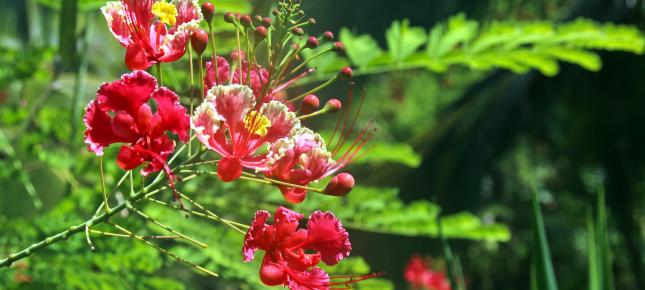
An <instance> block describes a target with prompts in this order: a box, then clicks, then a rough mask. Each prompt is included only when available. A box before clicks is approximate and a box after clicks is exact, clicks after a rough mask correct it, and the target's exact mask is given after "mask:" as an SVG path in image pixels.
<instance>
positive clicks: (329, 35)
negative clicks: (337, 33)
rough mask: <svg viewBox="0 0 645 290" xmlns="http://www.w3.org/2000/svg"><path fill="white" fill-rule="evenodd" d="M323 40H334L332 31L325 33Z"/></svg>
mask: <svg viewBox="0 0 645 290" xmlns="http://www.w3.org/2000/svg"><path fill="white" fill-rule="evenodd" d="M323 38H324V39H325V40H334V34H333V33H332V32H331V31H325V33H323Z"/></svg>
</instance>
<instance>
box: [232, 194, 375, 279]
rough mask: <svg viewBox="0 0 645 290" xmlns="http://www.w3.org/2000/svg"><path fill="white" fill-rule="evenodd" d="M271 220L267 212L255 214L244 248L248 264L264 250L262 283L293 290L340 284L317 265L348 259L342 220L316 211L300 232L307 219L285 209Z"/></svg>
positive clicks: (332, 263)
mask: <svg viewBox="0 0 645 290" xmlns="http://www.w3.org/2000/svg"><path fill="white" fill-rule="evenodd" d="M269 217H270V214H269V213H268V212H267V211H258V212H256V214H255V219H254V220H253V222H252V225H251V228H250V229H249V230H248V232H247V233H246V237H245V239H244V247H243V248H242V254H243V256H244V261H245V262H249V261H251V260H253V258H254V253H255V252H256V251H257V250H262V251H265V254H264V257H263V259H262V266H261V268H260V279H261V280H262V282H263V283H265V284H266V285H269V286H275V285H284V286H288V287H289V289H292V290H294V289H320V290H324V289H329V287H330V286H333V285H337V283H334V282H332V279H333V278H334V277H329V275H327V273H325V271H323V270H322V269H320V268H318V267H317V265H318V263H319V262H320V261H322V262H323V263H325V264H327V265H335V264H337V263H338V262H339V261H340V260H342V259H344V258H345V257H347V256H349V253H350V251H351V249H352V246H351V243H350V242H349V234H348V233H347V231H346V230H345V229H344V228H343V226H342V224H341V223H340V221H339V220H338V219H337V218H336V217H335V216H334V215H333V214H332V213H331V212H321V211H316V212H314V213H312V214H311V215H310V216H309V220H308V222H307V227H306V228H300V229H299V228H298V223H299V221H300V220H301V219H302V218H303V217H304V216H303V215H302V214H300V213H297V212H295V211H292V210H289V209H287V208H284V207H279V208H278V209H277V210H276V213H275V217H274V223H273V224H272V225H269V224H267V223H266V222H267V220H268V219H269ZM364 278H365V277H364ZM358 280H360V278H359V279H357V280H356V281H358Z"/></svg>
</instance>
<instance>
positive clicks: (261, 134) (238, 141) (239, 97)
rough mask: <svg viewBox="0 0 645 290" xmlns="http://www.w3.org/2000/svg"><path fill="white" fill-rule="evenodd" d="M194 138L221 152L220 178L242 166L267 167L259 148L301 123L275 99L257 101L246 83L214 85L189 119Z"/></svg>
mask: <svg viewBox="0 0 645 290" xmlns="http://www.w3.org/2000/svg"><path fill="white" fill-rule="evenodd" d="M192 126H193V129H194V130H195V134H196V135H197V138H198V139H199V140H200V141H201V142H202V143H203V144H204V145H205V146H206V147H207V148H209V149H211V150H214V151H216V152H217V153H219V154H221V155H222V157H223V158H222V159H221V160H220V161H219V163H218V166H217V173H218V176H219V177H220V179H222V180H223V181H232V180H235V179H237V178H238V177H240V175H241V174H242V168H243V167H246V168H251V169H255V170H265V169H266V155H267V154H266V153H261V151H260V150H259V149H261V147H262V146H263V145H265V144H270V143H273V142H275V141H277V140H279V139H281V138H285V137H287V136H289V135H290V134H291V132H292V130H293V129H294V128H298V127H299V126H300V121H299V120H298V119H297V118H296V116H295V114H294V113H292V112H290V111H289V110H288V109H287V107H286V106H285V105H284V104H283V103H281V102H278V101H270V102H267V103H264V104H261V106H260V104H256V102H255V98H254V97H253V92H252V91H251V89H250V88H249V87H247V86H243V85H228V86H215V87H213V88H211V89H210V90H209V91H208V94H207V96H206V98H205V100H204V102H203V103H202V104H201V105H200V106H199V107H197V109H196V110H195V114H194V116H193V119H192Z"/></svg>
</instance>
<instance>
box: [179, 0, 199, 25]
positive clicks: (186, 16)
mask: <svg viewBox="0 0 645 290" xmlns="http://www.w3.org/2000/svg"><path fill="white" fill-rule="evenodd" d="M173 4H174V5H175V6H176V7H177V23H176V24H175V25H177V26H181V25H182V24H184V23H189V22H196V21H199V20H201V19H202V18H203V16H202V9H201V8H200V7H199V3H198V1H197V0H173Z"/></svg>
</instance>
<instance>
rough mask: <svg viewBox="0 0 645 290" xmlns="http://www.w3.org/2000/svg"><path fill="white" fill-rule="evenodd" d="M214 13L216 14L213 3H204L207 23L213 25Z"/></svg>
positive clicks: (203, 9) (203, 7) (203, 11)
mask: <svg viewBox="0 0 645 290" xmlns="http://www.w3.org/2000/svg"><path fill="white" fill-rule="evenodd" d="M213 13H215V6H214V5H213V3H211V2H204V3H203V4H202V14H203V15H204V19H205V20H206V22H208V23H211V21H213Z"/></svg>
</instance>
